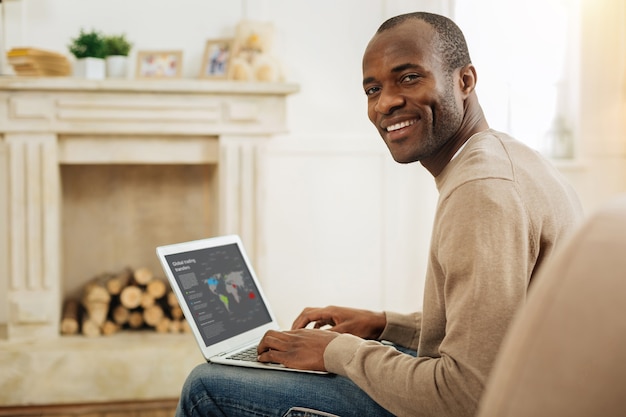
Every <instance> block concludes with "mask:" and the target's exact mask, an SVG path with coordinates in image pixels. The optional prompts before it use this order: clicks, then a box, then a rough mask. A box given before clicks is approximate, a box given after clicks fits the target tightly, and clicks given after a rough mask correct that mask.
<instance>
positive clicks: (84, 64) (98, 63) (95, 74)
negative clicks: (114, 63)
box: [74, 57, 105, 80]
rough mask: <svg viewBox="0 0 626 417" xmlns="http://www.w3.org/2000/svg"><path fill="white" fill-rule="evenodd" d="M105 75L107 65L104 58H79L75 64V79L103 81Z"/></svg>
mask: <svg viewBox="0 0 626 417" xmlns="http://www.w3.org/2000/svg"><path fill="white" fill-rule="evenodd" d="M104 74H105V65H104V59H102V58H91V57H90V58H78V59H77V60H76V62H74V77H77V78H87V79H90V80H102V79H104Z"/></svg>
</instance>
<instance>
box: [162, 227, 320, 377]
mask: <svg viewBox="0 0 626 417" xmlns="http://www.w3.org/2000/svg"><path fill="white" fill-rule="evenodd" d="M156 252H157V256H158V257H159V260H160V262H161V266H162V267H163V270H164V272H165V275H166V276H167V279H168V280H169V283H170V285H171V287H172V290H173V291H174V293H175V294H176V297H177V299H178V302H179V304H180V307H181V308H182V310H183V313H184V314H185V318H186V319H187V322H188V323H189V326H190V328H191V330H192V333H193V335H194V337H195V338H196V342H197V343H198V346H199V347H200V350H201V351H202V355H203V356H204V358H205V359H206V360H207V361H209V362H214V363H220V364H224V365H236V366H245V367H250V368H263V369H274V370H284V371H297V372H309V373H323V374H325V373H327V372H320V371H306V370H301V369H293V368H287V367H285V366H283V365H280V364H270V363H262V362H258V361H257V360H256V346H257V345H258V343H259V342H260V341H261V338H262V337H263V335H264V334H265V332H267V331H268V330H278V329H279V326H278V322H277V321H276V319H275V317H274V314H273V313H272V311H271V309H270V306H269V304H268V302H267V300H266V298H265V296H264V295H263V291H262V289H261V285H260V284H259V281H258V279H257V277H256V275H255V273H254V270H253V269H252V265H250V261H249V259H248V257H247V255H246V252H245V250H244V247H243V243H242V241H241V238H240V237H239V236H237V235H228V236H219V237H213V238H208V239H201V240H195V241H190V242H183V243H176V244H171V245H165V246H159V247H157V249H156ZM246 352H249V354H250V355H249V356H250V357H247V358H246V357H243V356H245V353H246Z"/></svg>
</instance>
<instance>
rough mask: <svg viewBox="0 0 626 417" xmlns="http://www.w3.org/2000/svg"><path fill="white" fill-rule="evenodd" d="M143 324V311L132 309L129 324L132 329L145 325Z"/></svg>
mask: <svg viewBox="0 0 626 417" xmlns="http://www.w3.org/2000/svg"><path fill="white" fill-rule="evenodd" d="M143 324H144V322H143V313H142V312H141V311H140V310H135V311H131V312H130V316H129V317H128V325H129V326H130V327H131V329H139V328H141V327H143Z"/></svg>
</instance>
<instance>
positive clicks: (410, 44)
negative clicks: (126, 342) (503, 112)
mask: <svg viewBox="0 0 626 417" xmlns="http://www.w3.org/2000/svg"><path fill="white" fill-rule="evenodd" d="M475 86H476V70H475V68H474V66H473V65H472V64H471V61H470V57H469V53H468V51H467V46H466V44H465V40H464V37H463V34H462V33H461V31H460V29H459V28H458V27H457V26H456V25H455V24H454V23H453V22H452V21H450V20H449V19H447V18H445V17H443V16H438V15H434V14H428V13H413V14H408V15H401V16H397V17H395V18H392V19H390V20H388V21H387V22H385V23H384V24H383V25H382V26H381V27H380V28H379V30H378V31H377V33H376V34H375V35H374V37H373V38H372V40H371V41H370V43H369V44H368V46H367V48H366V50H365V54H364V57H363V88H364V90H365V94H366V96H367V100H368V115H369V118H370V120H371V121H372V123H373V124H374V126H376V128H377V129H378V131H379V133H380V135H381V136H382V138H383V140H384V141H385V143H386V144H387V147H388V148H389V151H390V152H391V155H392V156H393V158H394V159H395V160H396V161H397V162H400V163H409V162H415V161H420V163H421V164H422V165H423V166H424V167H425V168H426V169H427V170H428V171H430V173H431V174H432V175H433V176H434V178H435V182H436V185H437V187H438V190H439V194H440V196H439V202H438V205H437V212H436V215H435V221H434V226H433V233H432V240H431V248H430V256H429V263H428V268H427V273H426V283H425V289H424V304H423V306H424V308H423V312H422V313H421V314H420V313H414V314H409V315H402V314H397V313H392V312H384V313H382V312H381V313H375V312H369V311H362V310H354V309H349V308H341V307H326V308H307V309H305V310H304V311H303V312H302V313H301V314H300V316H299V317H297V318H296V320H295V322H294V323H293V327H292V330H291V331H287V332H275V331H270V332H268V333H267V334H266V335H265V337H264V339H263V341H262V342H261V344H260V345H259V348H258V352H259V360H260V361H263V362H277V363H282V364H284V365H285V366H287V367H293V368H302V369H314V370H327V371H329V372H330V373H331V375H304V374H297V373H292V372H277V371H258V370H245V369H237V368H236V367H225V366H217V365H209V364H202V365H200V366H199V367H197V368H196V369H195V370H194V371H193V373H192V374H191V375H190V377H189V378H188V380H187V382H186V384H185V387H184V388H183V392H182V397H181V401H180V404H179V408H178V415H190V416H191V415H229V416H230V415H250V416H252V415H255V416H258V415H268V416H284V415H292V416H295V415H309V416H315V415H329V414H330V415H340V416H388V415H392V414H393V415H411V416H456V417H458V416H471V415H473V414H474V412H475V410H476V407H477V404H478V401H479V399H480V396H481V393H482V391H483V388H484V385H485V382H486V380H487V377H488V375H489V371H490V370H491V367H492V364H493V361H494V358H495V355H496V352H497V351H498V348H499V346H500V342H501V340H502V338H503V336H504V334H505V332H506V330H507V327H508V325H509V323H510V322H511V319H512V317H513V315H514V314H515V312H516V311H517V309H518V308H519V307H520V306H521V305H522V304H523V303H524V301H525V299H526V292H527V290H528V287H529V285H530V283H531V281H532V278H533V276H534V275H535V272H536V271H537V269H538V268H539V267H540V266H541V265H542V264H543V262H544V261H545V260H546V258H547V257H548V256H550V255H551V254H552V252H553V251H554V249H555V247H556V246H557V245H559V244H561V242H562V241H563V240H564V238H565V237H566V235H567V234H568V233H569V232H570V231H571V230H572V229H573V226H574V225H575V224H576V222H577V221H578V220H579V219H580V218H581V217H582V215H581V208H580V204H579V202H578V199H577V197H576V195H575V193H574V192H573V191H572V189H571V188H570V187H569V186H568V185H567V184H566V183H565V182H564V180H563V179H562V177H561V176H560V175H559V174H558V172H557V171H556V170H555V169H554V168H553V167H552V166H551V165H550V164H549V163H548V162H546V161H545V160H544V159H543V158H542V157H541V156H539V155H538V154H537V153H536V152H535V151H533V150H531V149H529V148H528V147H526V146H524V145H523V144H521V143H520V142H518V141H516V140H514V139H512V138H511V137H509V136H507V135H505V134H503V133H500V132H496V131H494V130H491V129H489V126H488V124H487V121H486V119H485V117H484V115H483V112H482V110H481V107H480V105H479V102H478V98H477V96H476V92H475ZM310 323H315V324H314V327H316V329H305V327H307V326H308V325H309V324H310ZM321 327H325V328H328V327H329V329H328V330H322V329H320V328H321ZM379 341H389V342H392V343H394V344H395V345H396V346H389V344H388V343H381V342H379ZM407 350H408V351H409V353H412V354H407ZM411 351H412V352H411ZM415 351H417V356H414V355H415ZM304 410H308V411H304ZM307 413H308V414H307ZM324 413H329V414H324Z"/></svg>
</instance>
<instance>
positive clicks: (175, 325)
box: [169, 320, 182, 333]
mask: <svg viewBox="0 0 626 417" xmlns="http://www.w3.org/2000/svg"><path fill="white" fill-rule="evenodd" d="M181 327H182V325H181V321H180V320H170V328H169V331H170V333H180V331H181Z"/></svg>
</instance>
